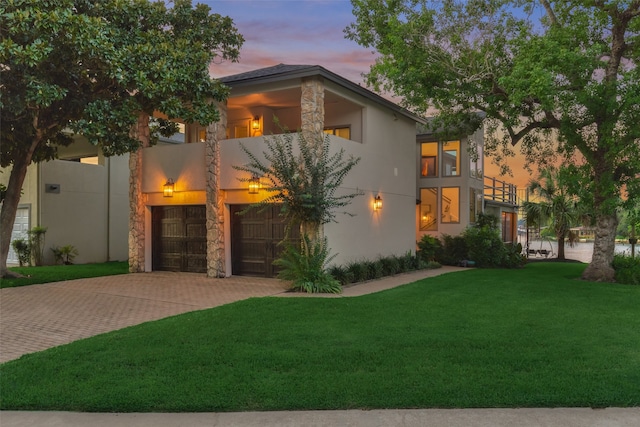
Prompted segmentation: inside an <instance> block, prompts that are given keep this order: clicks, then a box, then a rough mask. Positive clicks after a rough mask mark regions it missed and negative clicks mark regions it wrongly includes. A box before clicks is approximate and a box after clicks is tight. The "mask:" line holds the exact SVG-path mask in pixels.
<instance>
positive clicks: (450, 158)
mask: <svg viewBox="0 0 640 427" xmlns="http://www.w3.org/2000/svg"><path fill="white" fill-rule="evenodd" d="M442 170H443V176H459V175H460V141H448V142H445V143H443V144H442Z"/></svg>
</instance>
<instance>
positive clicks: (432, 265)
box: [426, 261, 442, 270]
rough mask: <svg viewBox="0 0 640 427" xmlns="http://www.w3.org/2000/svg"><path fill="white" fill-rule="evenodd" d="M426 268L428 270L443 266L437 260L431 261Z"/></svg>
mask: <svg viewBox="0 0 640 427" xmlns="http://www.w3.org/2000/svg"><path fill="white" fill-rule="evenodd" d="M426 268H427V269H428V270H435V269H436V268H442V264H440V263H439V262H437V261H429V262H428V263H427V267H426Z"/></svg>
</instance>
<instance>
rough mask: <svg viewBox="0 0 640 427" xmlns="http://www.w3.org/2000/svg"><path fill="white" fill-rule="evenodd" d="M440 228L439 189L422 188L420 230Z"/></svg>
mask: <svg viewBox="0 0 640 427" xmlns="http://www.w3.org/2000/svg"><path fill="white" fill-rule="evenodd" d="M437 229H438V189H437V188H421V189H420V230H423V231H434V230H437Z"/></svg>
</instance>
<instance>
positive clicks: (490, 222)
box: [475, 212, 500, 230]
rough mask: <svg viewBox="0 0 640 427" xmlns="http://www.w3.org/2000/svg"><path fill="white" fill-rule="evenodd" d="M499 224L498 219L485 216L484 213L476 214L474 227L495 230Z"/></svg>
mask: <svg viewBox="0 0 640 427" xmlns="http://www.w3.org/2000/svg"><path fill="white" fill-rule="evenodd" d="M499 224H500V218H498V217H497V216H496V215H491V214H487V213H484V212H480V213H478V218H477V219H476V222H475V227H478V228H490V229H492V230H497V229H498V227H499Z"/></svg>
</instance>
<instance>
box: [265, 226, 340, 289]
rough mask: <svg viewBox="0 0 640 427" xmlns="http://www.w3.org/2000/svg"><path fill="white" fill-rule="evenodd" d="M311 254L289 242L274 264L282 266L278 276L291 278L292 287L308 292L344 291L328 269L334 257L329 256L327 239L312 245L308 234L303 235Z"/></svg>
mask: <svg viewBox="0 0 640 427" xmlns="http://www.w3.org/2000/svg"><path fill="white" fill-rule="evenodd" d="M303 238H304V239H305V240H306V246H307V247H309V254H308V255H307V254H304V253H303V251H301V250H300V248H299V247H298V246H295V245H292V244H288V245H287V246H286V247H285V250H284V251H283V252H282V255H281V257H280V258H279V259H277V260H276V261H274V264H275V265H277V266H280V267H282V269H281V270H280V271H279V272H278V278H279V279H282V280H291V281H292V282H293V284H292V289H293V290H296V291H304V292H308V293H334V294H338V293H340V292H342V287H341V286H340V282H338V281H337V280H336V279H334V278H333V276H331V274H329V273H328V272H327V270H326V265H327V263H328V262H329V261H331V259H333V257H330V256H329V249H328V248H327V239H326V238H325V239H323V240H320V241H318V242H316V243H315V244H314V245H311V242H310V241H309V237H308V236H304V237H303Z"/></svg>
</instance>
